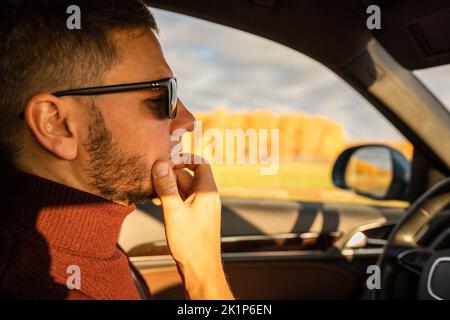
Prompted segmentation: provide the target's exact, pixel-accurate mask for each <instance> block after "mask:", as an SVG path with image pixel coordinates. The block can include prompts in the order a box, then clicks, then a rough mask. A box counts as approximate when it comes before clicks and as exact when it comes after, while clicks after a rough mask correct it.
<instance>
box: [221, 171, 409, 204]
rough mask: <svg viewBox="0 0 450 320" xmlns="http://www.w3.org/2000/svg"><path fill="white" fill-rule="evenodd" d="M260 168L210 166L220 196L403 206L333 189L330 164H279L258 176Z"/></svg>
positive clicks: (396, 202) (395, 202)
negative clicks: (276, 167) (270, 172)
mask: <svg viewBox="0 0 450 320" xmlns="http://www.w3.org/2000/svg"><path fill="white" fill-rule="evenodd" d="M260 168H261V166H259V165H213V171H214V177H215V179H216V183H217V186H218V188H219V191H220V193H221V194H222V195H223V196H227V197H242V198H265V199H285V200H288V199H289V200H303V201H319V202H344V203H362V204H383V205H389V206H405V205H406V203H404V202H400V201H374V200H371V199H368V198H365V197H361V196H358V195H355V194H354V193H352V192H350V191H346V190H340V189H338V188H336V187H334V186H333V185H332V182H331V170H332V167H331V164H330V163H323V162H282V163H280V166H279V172H278V174H275V175H261V174H260Z"/></svg>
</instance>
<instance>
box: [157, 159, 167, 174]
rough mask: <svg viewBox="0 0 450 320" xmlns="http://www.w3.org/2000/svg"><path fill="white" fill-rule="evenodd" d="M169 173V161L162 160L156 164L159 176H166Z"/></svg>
mask: <svg viewBox="0 0 450 320" xmlns="http://www.w3.org/2000/svg"><path fill="white" fill-rule="evenodd" d="M168 174H169V164H168V163H167V162H161V163H158V164H157V165H156V168H155V175H156V176H157V177H165V176H167V175H168Z"/></svg>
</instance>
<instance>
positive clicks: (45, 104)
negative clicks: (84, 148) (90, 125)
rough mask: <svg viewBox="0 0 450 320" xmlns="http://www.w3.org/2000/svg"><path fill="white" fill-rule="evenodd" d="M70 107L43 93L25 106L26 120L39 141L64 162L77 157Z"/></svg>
mask: <svg viewBox="0 0 450 320" xmlns="http://www.w3.org/2000/svg"><path fill="white" fill-rule="evenodd" d="M69 110H70V108H69V106H68V104H67V102H65V101H63V100H62V99H61V98H58V97H55V96H53V95H51V94H47V93H42V94H39V95H36V96H34V97H32V98H31V99H30V100H29V101H28V103H27V104H26V106H25V110H24V119H25V122H26V124H27V126H28V128H29V129H30V130H31V132H32V133H33V135H34V137H35V138H36V140H37V141H39V143H40V144H41V146H42V147H44V148H45V149H46V150H47V151H49V152H51V153H53V154H54V155H55V156H57V157H59V158H61V159H64V160H73V159H75V158H76V156H77V152H78V144H77V139H76V135H75V130H73V128H71V126H70V125H69V121H68V116H69Z"/></svg>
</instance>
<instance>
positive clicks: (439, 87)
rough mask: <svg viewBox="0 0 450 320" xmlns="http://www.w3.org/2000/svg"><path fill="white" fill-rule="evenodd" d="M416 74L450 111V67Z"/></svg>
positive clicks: (446, 66)
mask: <svg viewBox="0 0 450 320" xmlns="http://www.w3.org/2000/svg"><path fill="white" fill-rule="evenodd" d="M414 74H415V75H416V77H418V78H419V79H420V81H422V82H423V84H424V85H425V86H426V87H427V88H428V89H429V90H430V91H431V92H432V93H433V94H434V95H435V96H436V97H437V98H438V99H439V100H440V101H441V103H442V104H443V105H444V106H445V107H446V108H447V110H448V111H450V65H449V64H448V65H445V66H439V67H434V68H428V69H422V70H416V71H414Z"/></svg>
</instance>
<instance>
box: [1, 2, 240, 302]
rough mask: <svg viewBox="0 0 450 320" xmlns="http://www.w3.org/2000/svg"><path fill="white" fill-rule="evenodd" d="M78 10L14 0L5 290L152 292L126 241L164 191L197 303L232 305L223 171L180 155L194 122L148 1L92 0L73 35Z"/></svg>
mask: <svg viewBox="0 0 450 320" xmlns="http://www.w3.org/2000/svg"><path fill="white" fill-rule="evenodd" d="M70 5H72V1H65V0H46V1H44V0H33V1H4V2H2V4H1V5H0V25H1V28H0V36H1V39H2V41H1V42H0V75H1V77H2V85H1V86H0V111H1V123H0V151H1V167H2V169H1V170H2V176H1V177H2V179H1V189H0V197H1V202H2V209H1V212H0V296H1V297H2V298H8V299H22V298H25V299H29V298H31V299H140V298H142V296H141V295H139V291H138V289H137V288H136V287H135V285H134V283H133V280H132V274H131V270H130V268H131V266H130V265H129V262H128V259H127V257H126V255H125V254H124V253H123V252H122V251H120V250H119V248H118V247H117V240H118V234H119V230H120V226H121V224H122V222H123V220H124V219H125V217H126V216H127V215H128V214H129V213H131V212H132V211H133V210H134V208H135V203H143V202H146V201H148V200H151V199H152V198H155V197H157V198H158V201H159V202H160V203H161V204H162V208H163V213H164V222H165V230H166V236H167V242H168V245H169V250H170V252H171V254H172V256H173V258H174V260H175V261H176V264H177V269H178V271H179V273H180V276H181V278H182V279H183V283H184V286H185V290H186V294H187V297H188V298H191V299H232V298H233V296H232V294H231V292H230V289H229V287H228V284H227V281H226V277H225V274H224V272H223V266H222V261H221V255H220V210H221V204H220V198H219V196H218V193H217V189H216V186H215V183H214V180H213V176H212V173H211V169H210V167H209V166H208V165H207V164H204V163H202V164H195V165H194V164H190V163H191V162H190V161H187V162H186V163H184V162H181V163H176V164H174V163H173V162H171V161H170V153H171V148H172V147H173V145H172V142H171V134H172V133H173V132H174V131H175V130H177V129H183V130H187V131H190V130H192V129H193V122H194V117H193V115H192V114H191V113H190V112H189V111H188V110H187V108H186V107H185V106H184V105H183V103H182V102H181V100H179V99H178V97H177V82H176V80H175V78H174V75H173V74H172V71H171V69H170V67H169V66H168V65H167V63H166V61H165V59H164V55H163V52H162V50H161V48H160V45H159V42H158V40H157V38H156V37H155V34H154V32H156V31H157V26H156V23H155V21H154V19H153V16H152V15H151V13H150V12H149V10H148V8H147V7H146V6H145V5H144V4H143V3H142V2H141V1H140V0H119V1H106V0H80V1H77V5H78V6H79V7H80V9H81V12H82V20H81V27H82V28H81V30H69V29H67V27H66V19H67V17H68V15H67V14H66V10H67V8H68V7H69V6H70ZM184 159H189V157H184ZM195 163H197V161H195ZM186 168H187V169H190V171H193V175H192V174H191V173H189V172H188V171H186ZM74 277H75V278H74ZM76 277H78V278H76ZM74 279H75V281H73V280H74Z"/></svg>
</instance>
